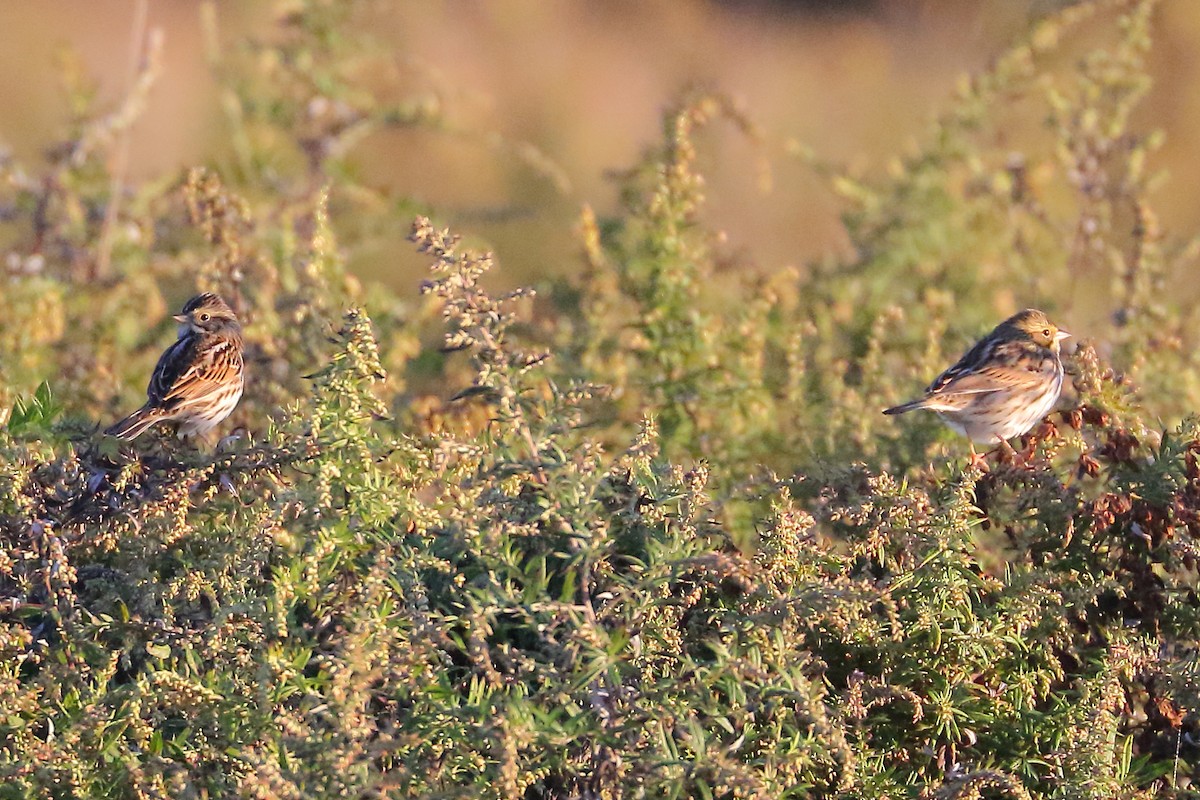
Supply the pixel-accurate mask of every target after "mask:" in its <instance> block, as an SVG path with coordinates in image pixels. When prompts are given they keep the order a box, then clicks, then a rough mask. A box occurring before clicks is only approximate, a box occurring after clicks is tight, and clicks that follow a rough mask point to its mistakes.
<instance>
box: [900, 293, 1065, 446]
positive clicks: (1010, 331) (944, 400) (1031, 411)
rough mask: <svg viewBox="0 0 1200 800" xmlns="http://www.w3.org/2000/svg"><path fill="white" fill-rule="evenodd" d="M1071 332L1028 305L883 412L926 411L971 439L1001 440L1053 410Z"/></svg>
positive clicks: (1028, 427)
mask: <svg viewBox="0 0 1200 800" xmlns="http://www.w3.org/2000/svg"><path fill="white" fill-rule="evenodd" d="M1070 335H1071V334H1069V333H1067V332H1066V331H1064V330H1062V329H1061V328H1059V327H1058V326H1057V325H1055V324H1054V323H1053V322H1051V321H1050V319H1049V318H1048V317H1047V316H1046V315H1045V314H1044V313H1043V312H1041V311H1038V310H1037V309H1033V308H1027V309H1025V310H1024V311H1021V312H1019V313H1017V314H1014V315H1013V316H1011V317H1009V318H1008V319H1006V320H1004V322H1001V323H1000V324H999V325H997V326H996V329H995V330H993V331H992V332H991V333H989V334H988V335H987V336H985V337H983V338H982V339H980V340H979V341H978V342H977V343H976V344H975V346H974V347H972V348H971V349H970V350H968V351H967V353H966V355H964V356H963V357H962V358H960V359H959V360H958V363H956V364H955V365H954V366H952V367H950V368H949V369H947V370H946V371H945V372H943V373H942V374H941V375H939V376H938V377H937V379H936V380H934V382H933V383H931V384H929V386H928V387H927V388H926V389H925V394H924V395H923V396H921V397H919V398H917V399H916V400H912V401H910V402H907V403H902V404H901V405H898V406H895V407H894V408H889V409H886V410H885V411H884V412H883V413H884V414H903V413H904V412H906V411H912V410H913V409H918V408H925V409H929V410H930V411H933V412H936V413H937V415H938V416H939V417H941V418H942V421H944V422H945V423H946V424H947V425H949V426H950V427H951V428H952V429H953V430H955V431H957V432H958V433H961V434H963V435H965V436H967V437H969V438H970V439H971V441H972V442H987V443H991V444H1004V443H1006V442H1007V440H1009V439H1011V438H1013V437H1014V436H1021V435H1023V434H1025V433H1027V432H1028V431H1029V430H1030V429H1031V428H1033V426H1034V425H1036V424H1037V423H1038V422H1040V421H1041V420H1042V419H1043V418H1044V417H1045V416H1046V415H1047V414H1049V413H1050V411H1052V410H1053V409H1054V404H1055V403H1057V402H1058V396H1059V393H1061V392H1062V384H1063V365H1062V358H1061V349H1060V345H1061V343H1062V340H1063V339H1066V338H1067V337H1068V336H1070ZM972 452H974V447H972Z"/></svg>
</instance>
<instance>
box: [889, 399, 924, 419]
mask: <svg viewBox="0 0 1200 800" xmlns="http://www.w3.org/2000/svg"><path fill="white" fill-rule="evenodd" d="M924 407H925V398H924V397H922V398H921V399H919V400H910V401H908V402H907V403H901V404H900V405H898V406H892V407H891V408H885V409H884V410H883V413H885V414H888V415H889V416H890V415H892V414H903V413H904V412H905V411H912V410H913V409H914V408H924Z"/></svg>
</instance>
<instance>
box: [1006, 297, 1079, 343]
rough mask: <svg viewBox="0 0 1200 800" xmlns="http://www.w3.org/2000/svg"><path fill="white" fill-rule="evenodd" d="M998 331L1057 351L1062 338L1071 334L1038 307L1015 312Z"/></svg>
mask: <svg viewBox="0 0 1200 800" xmlns="http://www.w3.org/2000/svg"><path fill="white" fill-rule="evenodd" d="M998 331H1000V332H1002V333H1004V334H1007V335H1008V337H1009V338H1013V339H1028V340H1031V341H1033V342H1034V343H1035V344H1039V345H1041V346H1042V347H1045V348H1048V349H1050V350H1053V351H1054V352H1055V353H1057V352H1058V351H1059V347H1060V345H1061V343H1062V340H1063V339H1066V338H1067V337H1069V336H1070V335H1071V334H1069V333H1067V332H1066V331H1064V330H1062V329H1061V328H1059V327H1058V326H1057V325H1055V324H1054V323H1053V322H1051V321H1050V318H1049V317H1047V316H1046V314H1045V312H1042V311H1038V310H1037V309H1036V308H1027V309H1025V310H1024V311H1021V312H1018V313H1016V314H1013V315H1012V316H1011V317H1009V318H1008V319H1006V320H1004V322H1002V323H1000V327H999V328H998Z"/></svg>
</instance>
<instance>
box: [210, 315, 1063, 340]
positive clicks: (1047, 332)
mask: <svg viewBox="0 0 1200 800" xmlns="http://www.w3.org/2000/svg"><path fill="white" fill-rule="evenodd" d="M208 320H209V315H208V314H201V315H200V321H201V322H208ZM1049 333H1050V331H1046V334H1047V335H1049Z"/></svg>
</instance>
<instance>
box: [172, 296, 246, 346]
mask: <svg viewBox="0 0 1200 800" xmlns="http://www.w3.org/2000/svg"><path fill="white" fill-rule="evenodd" d="M174 319H175V321H176V322H178V323H179V335H180V336H186V335H187V334H188V333H200V334H205V333H210V334H211V333H225V332H238V331H241V326H240V325H239V324H238V318H237V315H236V314H234V313H233V309H232V308H230V307H229V305H228V304H226V302H225V301H224V300H222V299H221V298H220V297H218V296H217V295H215V294H213V293H212V292H205V293H204V294H198V295H196V296H195V297H193V298H192V299H191V300H188V301H187V304H186V305H184V307H183V311H181V312H180V313H178V314H176V315H175V317H174Z"/></svg>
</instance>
